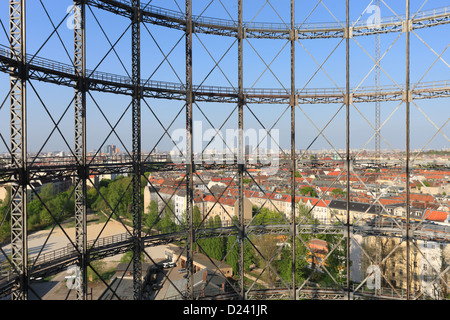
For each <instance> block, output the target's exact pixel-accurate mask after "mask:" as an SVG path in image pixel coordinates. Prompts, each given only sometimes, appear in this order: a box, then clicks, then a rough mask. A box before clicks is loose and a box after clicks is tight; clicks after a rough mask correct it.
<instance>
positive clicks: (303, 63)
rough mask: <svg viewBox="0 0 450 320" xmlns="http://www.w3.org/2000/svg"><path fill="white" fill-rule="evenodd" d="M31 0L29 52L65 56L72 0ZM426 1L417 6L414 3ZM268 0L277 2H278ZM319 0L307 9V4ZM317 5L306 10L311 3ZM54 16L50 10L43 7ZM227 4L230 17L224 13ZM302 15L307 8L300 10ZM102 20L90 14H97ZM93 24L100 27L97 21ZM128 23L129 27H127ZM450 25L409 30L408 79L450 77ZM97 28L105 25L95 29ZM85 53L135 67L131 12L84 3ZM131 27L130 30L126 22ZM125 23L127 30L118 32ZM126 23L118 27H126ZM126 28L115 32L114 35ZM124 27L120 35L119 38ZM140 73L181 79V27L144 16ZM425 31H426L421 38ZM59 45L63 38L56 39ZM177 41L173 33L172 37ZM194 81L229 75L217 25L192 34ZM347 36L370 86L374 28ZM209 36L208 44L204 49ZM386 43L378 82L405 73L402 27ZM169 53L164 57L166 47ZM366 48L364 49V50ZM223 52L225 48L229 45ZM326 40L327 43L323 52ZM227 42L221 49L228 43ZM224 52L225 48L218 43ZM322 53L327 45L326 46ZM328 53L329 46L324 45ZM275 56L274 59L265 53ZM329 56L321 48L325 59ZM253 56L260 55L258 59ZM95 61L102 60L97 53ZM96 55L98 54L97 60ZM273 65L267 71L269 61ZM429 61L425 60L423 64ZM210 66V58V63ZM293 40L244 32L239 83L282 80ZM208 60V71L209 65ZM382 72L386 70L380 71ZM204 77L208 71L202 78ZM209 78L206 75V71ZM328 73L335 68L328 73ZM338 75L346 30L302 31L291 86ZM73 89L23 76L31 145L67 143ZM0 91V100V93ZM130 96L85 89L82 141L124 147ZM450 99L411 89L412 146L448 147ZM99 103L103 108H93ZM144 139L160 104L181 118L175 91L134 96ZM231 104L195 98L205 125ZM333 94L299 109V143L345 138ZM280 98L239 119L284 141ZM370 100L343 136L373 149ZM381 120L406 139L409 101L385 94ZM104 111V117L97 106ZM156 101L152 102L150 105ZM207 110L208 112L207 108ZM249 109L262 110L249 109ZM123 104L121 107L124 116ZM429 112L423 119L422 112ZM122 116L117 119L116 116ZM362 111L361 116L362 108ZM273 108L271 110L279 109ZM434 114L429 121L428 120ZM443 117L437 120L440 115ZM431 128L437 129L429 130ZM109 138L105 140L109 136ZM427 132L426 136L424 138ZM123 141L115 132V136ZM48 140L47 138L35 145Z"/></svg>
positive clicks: (330, 10) (157, 131) (318, 12)
mask: <svg viewBox="0 0 450 320" xmlns="http://www.w3.org/2000/svg"><path fill="white" fill-rule="evenodd" d="M297 2H298V4H297V5H296V21H297V23H302V22H305V23H314V22H336V21H337V20H340V21H344V20H345V1H343V0H339V1H337V0H324V1H322V2H320V1H308V2H307V3H306V1H301V2H300V1H297ZM42 3H43V4H44V6H42V4H41V2H40V1H37V0H35V1H28V4H27V51H28V52H29V53H35V52H36V51H37V50H38V49H40V52H39V54H38V55H39V56H42V57H47V58H49V59H53V60H55V61H60V62H63V63H70V57H69V56H68V55H67V53H66V51H67V52H68V53H69V55H71V54H72V51H73V44H72V42H73V31H72V30H71V29H70V28H68V25H67V23H69V24H70V14H69V17H68V19H66V20H63V18H64V17H65V16H66V14H67V8H69V7H70V5H71V4H72V2H71V1H69V0H67V1H55V0H42ZM370 3H371V1H355V0H352V1H350V4H351V10H350V14H351V20H357V19H360V20H364V19H368V18H369V17H370V14H368V13H365V14H363V13H364V10H365V8H367V6H368V5H369V4H370ZM0 5H1V8H0V19H1V22H2V24H3V26H4V27H5V28H8V8H7V1H2V3H1V4H0ZM151 5H154V6H159V7H165V8H168V9H171V10H174V11H179V8H181V10H184V1H180V0H178V1H177V2H176V1H174V0H164V1H163V0H153V1H152V2H151ZM422 5H423V6H422ZM449 5H450V1H438V0H428V1H424V0H412V1H411V11H412V12H416V11H417V10H419V9H420V8H422V10H430V9H433V8H440V7H443V6H449ZM289 6H290V1H288V0H272V1H270V2H266V1H265V0H264V1H263V0H252V1H246V2H245V4H244V20H245V21H253V22H261V21H265V22H274V23H283V22H285V23H289V21H290V17H289V14H290V7H289ZM274 8H275V10H274ZM314 8H315V9H314ZM313 9H314V10H313ZM380 12H381V16H382V17H387V16H394V15H403V14H404V13H405V2H404V1H401V0H389V1H388V0H385V1H384V3H383V2H382V5H381V8H380ZM193 13H194V15H199V14H202V15H203V16H205V17H218V18H223V19H231V18H232V19H236V18H237V1H224V0H222V1H219V0H214V1H212V2H210V1H200V0H196V1H194V4H193ZM47 14H48V15H49V16H50V19H51V21H50V19H49V18H48V17H47ZM230 16H231V17H230ZM305 19H306V20H305ZM97 21H98V22H97ZM52 23H53V24H54V25H57V24H59V23H61V26H60V27H59V28H58V33H59V37H60V38H59V37H58V35H56V34H54V35H53V36H52V37H50V39H48V41H47V42H46V44H45V45H44V46H43V47H41V46H42V44H43V42H44V41H45V40H46V39H47V38H48V37H49V35H50V34H51V32H52V30H53V28H52ZM100 26H101V27H100ZM127 28H128V30H127ZM449 28H450V25H444V26H438V27H436V28H429V29H423V30H417V31H416V32H415V33H412V34H411V44H412V46H411V48H412V49H411V82H412V83H415V82H417V81H421V82H428V81H435V80H436V81H439V80H450V72H449V70H450V69H449V67H448V66H447V64H449V63H450V52H449V51H450V50H446V48H447V46H449V43H448V34H449V31H450V29H449ZM102 29H103V31H105V33H106V36H105V35H104V34H103V31H102ZM87 30H88V31H87V52H88V54H87V64H88V68H89V69H94V68H96V67H97V70H98V71H104V72H109V73H114V74H120V75H125V76H126V75H127V73H131V71H130V66H131V56H130V43H131V36H130V34H131V30H130V29H129V21H127V19H125V18H124V17H121V16H114V15H112V14H111V13H108V12H103V11H100V10H98V9H95V8H92V11H91V10H90V9H88V10H87ZM126 30H127V31H126ZM124 31H126V32H125V33H124ZM123 33H124V34H123ZM122 34H123V36H122ZM121 36H122V38H120V37H121ZM119 38H120V40H119V41H118V42H117V45H116V46H115V47H114V49H115V51H116V52H117V55H118V56H119V57H120V59H119V58H118V57H117V56H116V54H115V52H110V53H109V54H108V55H107V56H106V58H105V59H104V60H103V61H102V59H103V57H104V56H105V54H106V53H107V52H108V51H109V50H110V48H111V46H110V45H109V43H108V42H111V43H115V42H116V41H117V40H118V39H119ZM141 41H142V77H143V78H149V77H150V76H151V79H153V80H161V81H169V82H180V80H181V81H184V78H185V71H184V70H185V69H184V68H185V60H184V50H185V44H184V35H183V32H182V31H178V30H167V29H165V28H162V27H158V26H153V25H145V26H143V27H142V40H141ZM424 42H425V43H424ZM0 43H1V44H6V43H7V37H6V35H5V33H4V32H3V31H2V30H0ZM62 43H63V44H64V46H65V47H64V46H63V44H62ZM177 43H178V44H177ZM193 45H194V51H193V52H194V61H193V70H194V71H193V77H194V83H195V84H199V83H202V82H203V84H204V85H217V86H230V83H231V84H232V85H233V86H234V87H237V43H236V42H235V39H234V38H226V37H221V36H216V35H205V34H196V35H194V36H193ZM350 45H351V48H350V50H351V51H350V52H351V67H350V70H351V85H352V86H358V85H361V86H371V85H373V83H374V73H373V72H371V73H370V71H371V69H372V67H373V61H372V60H371V59H370V57H369V56H368V55H367V54H366V52H367V53H368V54H370V55H372V57H373V56H374V54H375V49H374V37H356V38H355V39H353V40H352V41H351V43H350ZM427 46H430V47H431V48H432V50H434V51H435V52H436V53H437V55H440V54H441V53H442V52H444V53H443V54H442V56H441V57H442V59H443V60H444V61H445V62H443V61H437V62H435V60H436V59H437V56H436V54H435V53H433V52H432V51H431V50H430V48H428V47H427ZM205 47H206V49H205ZM388 49H389V51H388V53H387V54H386V56H385V57H384V58H383V60H382V62H381V65H382V68H383V70H384V71H382V72H381V74H382V75H381V82H382V85H395V84H398V85H402V84H403V83H404V82H405V80H404V79H405V61H404V53H405V36H404V34H398V33H392V34H386V35H383V36H382V37H381V52H382V54H384V53H385V52H386V50H388ZM161 51H162V52H163V53H164V54H165V55H167V54H168V53H169V52H170V55H169V56H168V59H167V61H164V56H163V53H161ZM365 51H366V52H365ZM226 52H227V53H226ZM331 52H333V53H332V54H331V55H330V53H331ZM225 53H226V54H225ZM224 54H225V55H224ZM210 55H211V56H212V57H213V58H214V59H215V60H216V61H218V60H219V59H222V60H221V62H220V64H219V66H220V69H219V68H217V67H216V68H214V66H215V62H214V61H213V59H212V58H211V56H210ZM329 55H330V56H329ZM328 56H329V57H328ZM274 57H276V58H275V60H274V61H273V62H272V59H274ZM327 57H328V59H327ZM261 58H262V59H263V60H264V61H262V60H261ZM325 59H327V61H326V62H325V63H324V64H323V69H324V70H325V71H323V70H318V68H319V66H318V64H319V65H320V64H322V63H323V62H324V61H325ZM101 61H102V62H101ZM100 62H101V63H100ZM271 62H272V64H271V65H270V69H271V70H270V71H269V70H266V71H264V70H265V69H266V65H265V64H269V63H271ZM430 66H432V68H431V69H430ZM213 68H214V69H213ZM289 68H290V46H289V44H288V43H287V42H286V41H285V40H261V39H248V40H246V41H245V42H244V85H245V86H246V87H252V86H253V87H254V88H272V87H273V88H283V87H285V88H289V86H290V69H289ZM211 70H212V71H211ZM385 72H386V73H385ZM206 77H207V78H206ZM205 78H206V79H205ZM330 78H331V79H330ZM336 85H337V86H341V87H344V86H345V42H344V41H342V39H328V40H302V41H300V42H298V43H297V45H296V86H297V87H298V88H303V87H306V88H333V87H335V86H336ZM8 89H9V81H8V77H7V76H6V75H3V74H2V75H0V93H1V95H2V96H1V97H0V99H1V100H0V101H1V102H3V99H4V98H5V97H6V94H7V92H8ZM72 97H73V90H72V89H70V88H62V87H55V86H54V85H51V84H43V83H39V82H36V81H34V82H32V83H31V85H28V108H29V111H28V124H29V131H28V137H29V139H28V140H29V141H28V149H29V151H38V150H40V149H42V150H44V151H54V150H65V151H68V150H69V148H68V147H67V145H66V143H65V142H64V139H65V140H66V141H67V144H69V146H72V145H73V137H72V136H73V105H71V104H70V103H71V99H72ZM41 100H42V101H43V102H44V104H45V106H46V107H47V108H48V110H49V113H50V114H51V116H52V117H54V121H58V120H59V118H61V122H60V125H59V126H58V129H59V130H60V131H61V134H62V135H63V136H64V139H63V138H62V137H61V134H60V133H59V132H58V131H57V130H56V131H54V132H53V134H52V135H51V137H50V139H49V140H48V141H47V143H46V144H45V145H44V143H45V141H46V139H47V137H48V136H49V134H50V133H51V132H52V130H53V129H54V125H53V123H52V120H51V118H50V116H49V115H48V114H47V111H46V110H45V108H44V107H43V105H42V103H41ZM1 102H0V103H1ZM129 103H130V98H129V97H123V96H117V95H113V94H104V93H98V92H91V93H90V95H88V149H89V150H93V149H99V148H100V147H101V146H102V144H105V145H106V144H115V145H117V146H118V147H119V148H120V149H121V150H125V149H128V151H130V150H131V130H130V128H131V110H130V109H128V111H126V108H127V107H128V106H129ZM448 103H449V99H448V98H447V99H434V100H417V101H415V104H411V117H412V118H411V131H412V133H411V145H412V148H413V149H421V148H422V147H424V146H425V147H426V148H427V149H428V148H438V149H440V148H450V143H449V141H448V137H450V130H449V125H448V124H446V125H445V123H446V121H448V118H449V111H448V110H449V109H448ZM97 104H98V105H99V106H101V111H100V110H99V109H98V108H97ZM142 107H143V109H142V127H143V132H142V133H143V134H142V136H143V149H144V150H151V149H153V147H154V146H155V144H156V143H157V142H158V141H159V139H160V137H161V136H162V135H163V134H164V129H163V128H162V127H161V126H160V124H159V122H158V121H157V120H156V118H155V117H154V114H156V115H157V116H158V118H159V120H160V121H161V122H162V123H163V125H164V126H165V127H166V129H168V131H169V132H172V131H173V130H174V129H178V128H183V127H184V125H185V119H184V111H182V112H181V114H179V116H178V118H177V119H176V120H175V121H174V122H173V124H172V126H171V127H170V128H168V125H169V124H170V123H171V122H172V121H173V119H174V118H175V116H176V115H177V114H178V113H179V112H180V109H181V108H182V107H183V102H182V101H164V100H155V99H146V100H145V102H144V103H143V104H142ZM235 107H236V106H235V105H233V104H218V103H216V104H214V103H198V106H197V105H195V106H194V120H195V121H202V124H203V128H204V129H205V130H206V129H208V128H210V124H209V122H208V120H209V121H210V122H211V123H212V125H213V126H214V127H215V128H217V129H219V128H220V127H221V126H222V124H223V122H224V121H225V120H226V119H227V118H228V116H229V115H230V114H231V113H232V112H233V110H234V112H233V113H232V114H231V116H230V117H229V119H228V121H227V122H226V123H225V125H224V126H223V129H222V131H223V132H224V130H225V128H236V127H237V110H235ZM341 107H342V106H341V105H337V104H331V105H301V106H300V108H297V111H296V114H297V116H296V123H297V132H296V134H297V145H296V148H298V149H306V148H308V147H309V148H310V149H311V150H316V149H323V148H326V149H332V148H334V149H342V148H345V108H341ZM286 108H287V106H286V105H248V107H246V108H245V121H244V123H245V128H246V129H255V130H258V129H261V128H262V126H261V124H260V122H261V123H262V124H263V126H264V127H265V128H266V129H269V128H271V127H272V126H274V123H276V124H275V126H274V129H278V130H279V131H280V141H281V143H280V144H281V147H282V148H289V147H290V140H289V137H290V111H289V110H286ZM374 108H375V106H374V105H373V104H368V103H361V104H356V105H355V106H354V107H352V108H351V126H350V131H351V147H352V148H355V149H360V148H365V149H373V139H372V140H370V139H371V137H372V135H373V129H372V128H371V125H370V124H369V123H368V122H370V123H372V125H373V119H374V113H375V112H374ZM381 108H382V116H381V117H382V123H383V122H384V121H385V120H386V119H389V120H388V121H387V122H386V124H385V126H384V127H383V128H382V135H383V139H384V140H386V142H384V141H383V140H382V148H383V149H389V150H390V149H403V148H404V146H405V129H404V127H405V125H404V124H405V105H404V104H400V103H399V102H388V103H382V105H381ZM101 112H103V113H104V114H105V116H106V118H107V120H106V119H105V118H104V117H103V115H102V113H101ZM153 113H154V114H153ZM203 114H204V115H206V117H207V118H208V120H206V118H205V117H204V115H203ZM253 114H255V115H256V116H257V118H258V119H256V118H255V117H254V115H253ZM122 115H123V117H122ZM428 118H429V119H428ZM119 119H121V120H120V121H119ZM330 119H333V120H332V121H331V123H330V124H329V125H328V126H327V127H326V129H325V130H324V131H323V134H324V135H325V138H324V137H322V136H320V135H319V136H318V133H319V132H318V130H319V131H320V130H322V129H323V128H324V126H325V125H326V124H327V122H328V121H329V120H330ZM366 119H367V120H366ZM277 120H278V121H277ZM430 120H431V121H430ZM108 121H109V122H110V124H111V125H112V126H114V125H115V124H116V122H117V121H119V122H118V124H117V127H116V132H117V135H118V137H117V136H116V135H115V134H114V133H113V134H112V135H111V136H110V137H109V138H108V133H109V132H110V131H111V128H110V125H109V124H108ZM442 126H443V127H442ZM436 127H438V128H440V127H442V129H441V131H442V133H443V134H444V135H445V136H444V135H443V134H441V133H438V134H437V135H435V133H436V131H437V129H436ZM0 133H1V134H2V136H3V137H4V138H5V140H6V141H8V139H9V105H8V103H6V104H5V106H4V107H3V108H2V109H1V110H0ZM433 136H434V138H433ZM105 139H106V141H105ZM430 139H431V142H429V141H430ZM122 143H123V144H122ZM43 145H44V147H42V146H43ZM173 146H174V145H173V143H172V142H171V141H170V139H169V138H168V137H167V136H164V137H163V138H162V139H161V141H160V142H159V143H158V145H157V147H158V149H159V150H170V149H172V148H173ZM5 151H6V148H5V146H4V144H3V142H0V152H5Z"/></svg>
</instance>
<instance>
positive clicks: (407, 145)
mask: <svg viewBox="0 0 450 320" xmlns="http://www.w3.org/2000/svg"><path fill="white" fill-rule="evenodd" d="M410 26H411V20H410V0H406V31H405V32H406V85H405V91H406V92H405V97H406V299H407V300H409V296H410V286H411V284H410V234H409V219H410V211H411V210H410V203H409V201H410V192H409V172H410V167H409V160H410V157H409V152H410V99H411V95H410V92H409V88H410V56H409V55H410Z"/></svg>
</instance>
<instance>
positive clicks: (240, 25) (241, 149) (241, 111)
mask: <svg viewBox="0 0 450 320" xmlns="http://www.w3.org/2000/svg"><path fill="white" fill-rule="evenodd" d="M242 1H243V0H238V90H239V97H238V108H239V110H238V111H239V115H238V127H239V128H238V132H239V146H238V174H239V182H238V184H239V223H240V227H241V229H240V230H239V238H238V239H239V280H240V287H241V292H240V299H242V300H245V298H246V297H245V287H244V272H245V271H244V240H245V220H244V170H245V164H246V163H245V162H246V157H245V153H244V104H245V98H244V62H243V59H244V57H243V50H244V49H243V40H244V25H243V24H244V21H243V8H242Z"/></svg>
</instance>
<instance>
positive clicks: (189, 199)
mask: <svg viewBox="0 0 450 320" xmlns="http://www.w3.org/2000/svg"><path fill="white" fill-rule="evenodd" d="M192 24H193V21H192V2H191V0H186V155H185V157H186V223H187V243H186V258H187V259H186V269H187V272H188V277H187V292H186V298H190V299H191V300H193V299H194V283H193V280H194V279H193V278H194V263H193V260H194V252H193V247H194V241H195V240H194V236H195V234H194V225H193V224H194V218H193V212H194V208H193V200H194V192H193V188H194V184H193V170H194V168H193V166H194V154H193V150H192V148H193V140H192V130H193V127H192V103H193V99H194V97H193V88H192V31H193V30H192V28H193V26H192Z"/></svg>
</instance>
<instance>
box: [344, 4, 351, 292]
mask: <svg viewBox="0 0 450 320" xmlns="http://www.w3.org/2000/svg"><path fill="white" fill-rule="evenodd" d="M345 28H346V32H345V33H346V43H345V46H346V49H345V51H346V53H345V55H346V67H345V69H346V77H345V78H346V79H345V82H346V99H345V104H346V113H347V120H346V128H347V133H346V135H347V141H346V154H347V155H346V163H347V199H346V200H347V222H346V223H347V229H346V234H347V299H348V300H350V299H351V294H350V173H351V168H350V0H347V3H346V27H345Z"/></svg>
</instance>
